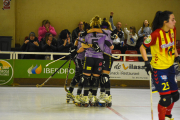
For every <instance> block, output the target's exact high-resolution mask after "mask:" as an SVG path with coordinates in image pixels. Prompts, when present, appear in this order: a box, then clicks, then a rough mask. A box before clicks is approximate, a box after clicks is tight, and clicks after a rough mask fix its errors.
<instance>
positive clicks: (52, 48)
mask: <svg viewBox="0 0 180 120" xmlns="http://www.w3.org/2000/svg"><path fill="white" fill-rule="evenodd" d="M40 44H41V50H42V51H43V52H56V51H57V40H56V39H55V38H54V37H53V35H52V34H51V33H46V35H45V37H44V38H43V39H42V40H41V42H40ZM45 59H49V56H45Z"/></svg>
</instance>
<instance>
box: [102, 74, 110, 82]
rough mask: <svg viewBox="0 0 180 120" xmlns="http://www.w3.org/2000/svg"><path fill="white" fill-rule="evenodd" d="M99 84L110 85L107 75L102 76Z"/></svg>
mask: <svg viewBox="0 0 180 120" xmlns="http://www.w3.org/2000/svg"><path fill="white" fill-rule="evenodd" d="M101 83H102V84H105V83H110V81H109V75H108V74H102V79H101Z"/></svg>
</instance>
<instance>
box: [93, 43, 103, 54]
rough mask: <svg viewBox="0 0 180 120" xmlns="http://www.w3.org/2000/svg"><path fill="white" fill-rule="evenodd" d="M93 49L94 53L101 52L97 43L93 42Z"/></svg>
mask: <svg viewBox="0 0 180 120" xmlns="http://www.w3.org/2000/svg"><path fill="white" fill-rule="evenodd" d="M93 48H94V50H95V51H96V52H102V50H101V49H100V47H99V45H98V43H97V42H93Z"/></svg>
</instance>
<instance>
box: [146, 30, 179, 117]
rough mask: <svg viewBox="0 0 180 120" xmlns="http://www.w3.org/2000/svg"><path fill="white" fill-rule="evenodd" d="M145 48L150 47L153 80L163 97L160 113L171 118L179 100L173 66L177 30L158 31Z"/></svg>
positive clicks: (151, 36) (159, 107)
mask: <svg viewBox="0 0 180 120" xmlns="http://www.w3.org/2000/svg"><path fill="white" fill-rule="evenodd" d="M143 46H144V47H145V48H149V47H150V49H151V54H152V60H151V63H150V64H151V66H152V67H153V73H152V79H153V83H154V85H155V88H156V90H157V91H158V92H159V94H160V97H161V99H160V101H159V104H158V111H164V114H165V115H166V116H168V117H169V116H170V117H171V109H172V107H173V105H174V102H176V101H177V100H178V99H179V93H178V86H177V80H176V77H175V69H174V65H173V63H174V59H175V47H176V28H174V29H170V30H169V32H165V31H164V30H162V29H156V30H155V31H154V32H153V33H151V35H150V36H149V37H148V38H147V39H146V40H145V41H144V43H143ZM171 99H173V101H172V100H171ZM166 107H167V108H166Z"/></svg>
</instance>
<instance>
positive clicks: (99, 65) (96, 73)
mask: <svg viewBox="0 0 180 120" xmlns="http://www.w3.org/2000/svg"><path fill="white" fill-rule="evenodd" d="M94 61H95V64H94V68H93V71H92V72H93V77H92V83H93V84H92V100H91V105H92V106H97V105H98V100H97V97H96V95H97V90H98V87H99V81H100V77H99V76H100V74H101V72H102V64H103V59H99V58H94Z"/></svg>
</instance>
